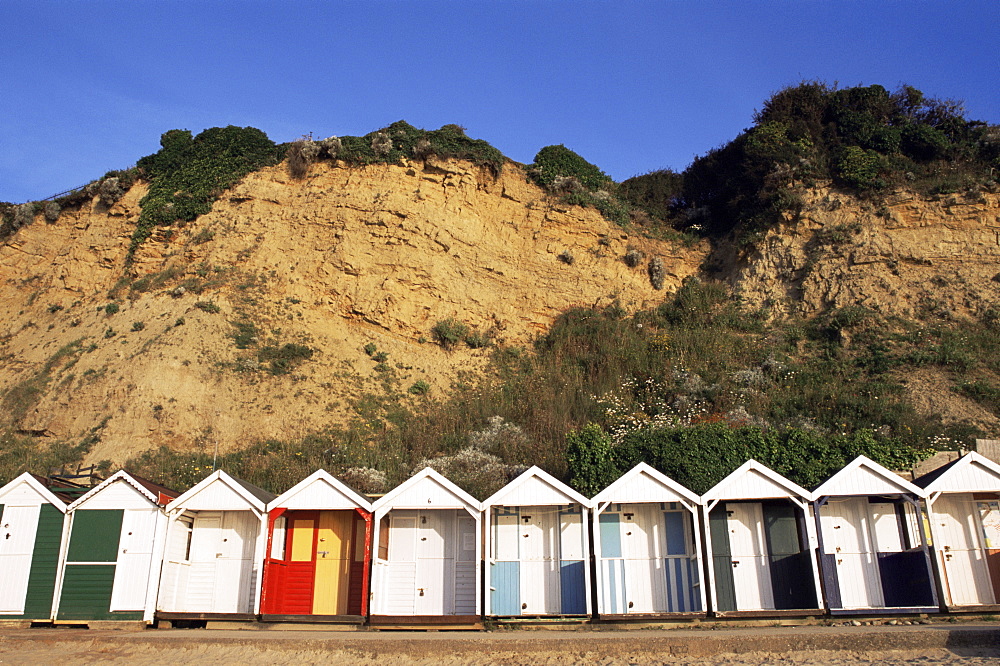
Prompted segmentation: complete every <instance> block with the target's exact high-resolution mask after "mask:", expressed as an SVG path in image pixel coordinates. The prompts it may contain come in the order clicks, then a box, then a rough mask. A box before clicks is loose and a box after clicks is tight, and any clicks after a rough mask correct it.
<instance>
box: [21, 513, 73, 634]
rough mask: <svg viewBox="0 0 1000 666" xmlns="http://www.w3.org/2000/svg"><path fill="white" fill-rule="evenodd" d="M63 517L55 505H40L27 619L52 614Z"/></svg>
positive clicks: (45, 616)
mask: <svg viewBox="0 0 1000 666" xmlns="http://www.w3.org/2000/svg"><path fill="white" fill-rule="evenodd" d="M63 517H64V516H63V513H62V511H60V510H59V509H57V508H56V507H54V506H52V505H51V504H43V505H42V506H41V507H40V511H39V513H38V529H37V530H36V531H35V548H34V551H33V552H32V556H31V571H30V573H29V574H28V594H27V596H26V597H25V603H24V616H23V617H24V618H25V619H29V620H49V619H51V617H52V599H53V597H54V596H55V591H56V570H57V569H58V566H59V545H60V543H61V541H62V528H63Z"/></svg>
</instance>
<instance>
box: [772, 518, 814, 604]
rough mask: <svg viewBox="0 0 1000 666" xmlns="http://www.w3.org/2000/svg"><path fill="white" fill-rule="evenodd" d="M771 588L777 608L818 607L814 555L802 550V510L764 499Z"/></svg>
mask: <svg viewBox="0 0 1000 666" xmlns="http://www.w3.org/2000/svg"><path fill="white" fill-rule="evenodd" d="M761 508H762V509H763V513H764V538H765V540H766V541H767V551H768V565H769V569H770V571H771V590H772V593H773V597H774V607H775V609H777V610H791V609H793V608H815V607H816V604H817V601H816V589H815V587H814V586H813V585H810V584H809V583H810V582H811V580H812V578H813V575H812V574H813V572H812V569H811V566H810V563H811V561H812V555H811V553H809V551H808V550H803V549H802V540H801V537H800V535H801V533H800V531H799V523H798V516H799V515H801V514H800V513H799V511H798V510H797V509H796V508H795V507H794V506H792V505H791V504H789V503H788V502H784V501H780V502H763V503H762V506H761Z"/></svg>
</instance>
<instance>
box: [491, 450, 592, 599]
mask: <svg viewBox="0 0 1000 666" xmlns="http://www.w3.org/2000/svg"><path fill="white" fill-rule="evenodd" d="M591 506H592V502H591V501H590V500H589V499H587V498H586V497H584V496H583V495H581V494H580V493H578V492H576V491H575V490H573V489H572V488H570V487H569V486H567V485H566V484H564V483H562V482H560V481H559V480H558V479H556V478H554V477H553V476H551V475H550V474H548V473H547V472H545V471H543V470H542V469H540V468H538V467H532V468H530V469H528V470H526V471H525V472H524V473H522V474H521V475H520V476H518V477H517V478H516V479H514V480H513V481H511V482H510V483H508V484H507V485H506V486H504V487H503V488H501V489H500V490H498V491H497V492H495V493H494V494H493V495H492V496H491V497H490V498H489V499H487V500H486V501H485V502H483V504H482V510H483V512H484V514H485V520H486V542H487V546H486V548H487V552H488V553H489V563H488V564H489V566H487V568H486V589H487V590H488V595H487V598H486V604H487V606H486V615H493V616H500V617H512V616H543V615H590V613H591V601H590V589H591V587H590V566H589V561H590V546H589V539H588V535H587V532H588V529H587V526H588V523H589V520H588V512H589V510H590V508H591Z"/></svg>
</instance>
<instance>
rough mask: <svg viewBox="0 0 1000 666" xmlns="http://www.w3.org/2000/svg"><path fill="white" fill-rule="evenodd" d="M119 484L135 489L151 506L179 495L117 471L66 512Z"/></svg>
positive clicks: (145, 480)
mask: <svg viewBox="0 0 1000 666" xmlns="http://www.w3.org/2000/svg"><path fill="white" fill-rule="evenodd" d="M119 482H121V483H127V484H128V485H129V486H131V487H133V488H135V489H136V490H137V491H138V492H139V494H141V495H142V496H143V497H145V498H146V499H147V500H149V502H150V503H151V504H155V505H157V506H163V505H165V504H167V502H169V501H170V500H172V499H174V498H175V497H177V495H178V494H179V493H178V492H177V491H176V490H170V489H169V488H167V487H165V486H161V485H159V484H158V483H153V482H152V481H149V480H148V479H144V478H142V477H140V476H134V475H132V474H129V473H128V472H126V471H125V470H119V471H117V472H115V473H114V474H112V475H111V476H109V477H108V478H107V479H105V480H104V481H102V482H101V483H99V484H97V485H96V486H94V487H93V488H91V489H90V490H89V491H87V493H86V494H84V495H83V496H82V497H80V498H79V499H77V500H76V501H75V502H73V503H72V504H70V505H69V506H68V507H67V510H68V511H73V510H75V509H76V508H77V507H78V506H80V505H81V504H83V503H84V502H86V501H87V500H88V499H90V498H91V497H93V496H94V495H96V494H98V493H100V492H102V491H103V490H104V489H105V488H107V487H108V486H110V485H112V484H114V483H119Z"/></svg>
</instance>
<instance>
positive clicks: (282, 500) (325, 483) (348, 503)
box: [267, 469, 372, 513]
mask: <svg viewBox="0 0 1000 666" xmlns="http://www.w3.org/2000/svg"><path fill="white" fill-rule="evenodd" d="M277 508H295V509H353V508H359V509H363V510H364V511H368V512H369V513H370V512H371V510H372V503H371V502H370V501H368V500H367V499H366V498H365V497H364V496H362V495H361V494H360V493H358V492H357V491H355V490H354V489H353V488H351V487H350V486H348V485H347V484H346V483H344V482H343V481H341V480H340V479H338V478H337V477H335V476H333V475H332V474H330V473H329V472H327V471H326V470H325V469H320V470H316V471H315V472H313V473H312V474H310V475H309V476H307V477H306V478H305V479H303V480H302V481H299V482H298V483H296V484H295V485H294V486H292V487H291V488H289V489H288V490H286V491H285V492H283V493H281V495H279V496H278V497H276V498H274V499H272V500H271V501H270V502H268V504H267V510H268V511H271V510H272V509H277Z"/></svg>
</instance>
